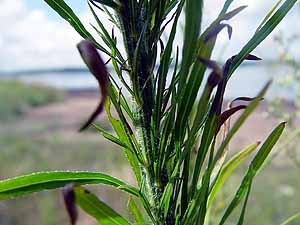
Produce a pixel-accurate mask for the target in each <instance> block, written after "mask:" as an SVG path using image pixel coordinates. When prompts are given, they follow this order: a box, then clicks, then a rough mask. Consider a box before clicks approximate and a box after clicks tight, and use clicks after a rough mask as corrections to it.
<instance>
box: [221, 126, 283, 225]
mask: <svg viewBox="0 0 300 225" xmlns="http://www.w3.org/2000/svg"><path fill="white" fill-rule="evenodd" d="M284 128H285V123H281V124H279V125H278V126H277V127H276V128H275V129H274V130H273V132H272V133H271V134H270V135H269V137H268V138H267V139H266V141H265V142H264V143H263V145H262V146H261V148H260V149H259V151H258V153H257V154H256V156H255V157H254V159H253V160H252V162H251V163H250V165H249V167H248V170H247V173H246V175H245V176H244V178H243V180H242V183H241V185H240V187H239V189H238V190H237V192H236V194H235V196H234V198H233V200H232V201H231V203H230V204H229V206H228V208H227V209H226V211H225V213H224V215H223V217H222V219H221V221H220V224H219V225H223V224H224V223H225V222H226V220H227V219H228V217H229V216H230V214H231V213H232V212H233V210H234V209H235V208H236V207H237V206H238V205H239V203H240V202H241V201H242V199H243V198H244V197H245V195H246V194H247V192H248V191H249V188H250V186H251V183H252V180H253V178H254V177H255V175H256V174H257V172H258V171H259V169H260V168H261V166H262V165H263V163H264V161H265V160H266V158H267V156H268V155H269V154H270V152H271V150H272V148H273V147H274V145H275V144H276V142H277V141H278V139H279V137H280V136H281V134H282V132H283V130H284Z"/></svg>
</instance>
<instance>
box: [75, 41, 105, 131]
mask: <svg viewBox="0 0 300 225" xmlns="http://www.w3.org/2000/svg"><path fill="white" fill-rule="evenodd" d="M77 48H78V50H79V53H80V55H81V57H82V59H83V61H84V62H85V64H86V65H87V67H88V69H89V70H90V72H91V73H92V74H93V75H94V77H95V78H96V80H97V81H98V84H99V88H100V90H101V93H100V94H101V100H100V102H99V104H98V107H97V108H96V110H95V111H94V112H93V113H92V115H91V116H90V117H89V119H88V120H87V122H86V123H85V124H84V125H83V126H82V127H81V128H80V131H83V130H85V129H86V128H87V127H88V126H89V125H91V123H92V122H93V121H94V120H95V119H96V117H97V116H98V115H99V114H100V113H101V112H102V111H103V108H104V103H105V100H106V98H107V94H108V90H107V88H108V82H109V77H108V72H107V70H106V66H105V63H104V62H103V60H102V59H101V57H100V55H99V53H98V52H97V49H96V47H95V46H94V44H93V43H92V42H90V41H88V40H83V41H81V42H80V43H79V44H78V45H77Z"/></svg>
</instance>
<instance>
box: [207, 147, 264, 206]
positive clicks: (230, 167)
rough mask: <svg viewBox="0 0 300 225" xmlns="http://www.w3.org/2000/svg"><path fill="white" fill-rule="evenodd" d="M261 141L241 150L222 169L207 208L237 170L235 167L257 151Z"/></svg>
mask: <svg viewBox="0 0 300 225" xmlns="http://www.w3.org/2000/svg"><path fill="white" fill-rule="evenodd" d="M258 145H259V143H255V144H252V145H249V146H248V147H246V148H245V149H243V150H241V151H240V152H239V153H237V154H235V155H234V156H233V157H232V158H231V159H230V160H229V161H228V162H227V163H226V164H225V165H224V166H223V167H222V169H221V170H220V172H219V175H218V177H217V179H216V181H215V183H214V186H213V188H212V190H211V192H210V195H209V199H208V203H207V208H210V207H211V204H212V202H213V200H214V199H215V197H216V194H217V193H218V191H219V190H220V189H221V188H222V186H223V185H224V183H225V182H226V181H227V180H228V178H229V177H230V175H231V174H232V173H233V172H234V171H235V169H236V168H237V167H238V166H239V165H241V164H242V163H243V162H244V161H245V159H247V158H248V157H249V156H250V155H251V153H253V152H254V151H255V149H256V148H257V146H258Z"/></svg>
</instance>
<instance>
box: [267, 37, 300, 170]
mask: <svg viewBox="0 0 300 225" xmlns="http://www.w3.org/2000/svg"><path fill="white" fill-rule="evenodd" d="M275 41H276V43H277V44H278V47H279V59H280V62H281V64H282V65H283V66H284V67H285V71H286V75H285V76H283V77H279V78H278V79H277V80H275V81H276V82H275V84H276V85H277V86H278V88H280V89H281V90H283V91H286V92H287V93H288V98H283V97H276V98H275V99H274V100H272V101H271V102H270V105H269V111H270V113H271V114H272V115H273V116H275V117H277V118H280V119H284V120H285V121H288V123H287V124H288V126H287V131H286V132H285V138H283V139H282V141H281V143H280V144H279V145H278V148H279V150H280V151H277V153H276V154H275V155H274V157H275V156H276V155H278V154H279V153H285V154H286V155H287V156H288V157H289V158H290V159H291V161H292V163H293V164H294V165H296V166H297V167H299V168H300V149H299V147H298V145H299V143H300V142H299V141H300V127H299V122H300V61H299V60H297V59H296V58H295V57H294V56H293V54H292V53H291V49H292V48H294V47H295V46H296V45H297V42H299V36H298V35H297V34H294V35H292V36H290V37H288V38H286V37H285V36H284V35H283V34H282V33H281V34H279V35H277V36H276V39H275Z"/></svg>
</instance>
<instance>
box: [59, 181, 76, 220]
mask: <svg viewBox="0 0 300 225" xmlns="http://www.w3.org/2000/svg"><path fill="white" fill-rule="evenodd" d="M73 188H74V184H68V185H66V186H65V187H64V188H63V190H62V194H63V197H64V202H65V206H66V209H67V212H68V214H69V218H70V222H71V225H75V224H76V221H77V219H78V210H77V207H76V203H75V201H76V199H75V193H74V190H73Z"/></svg>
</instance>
